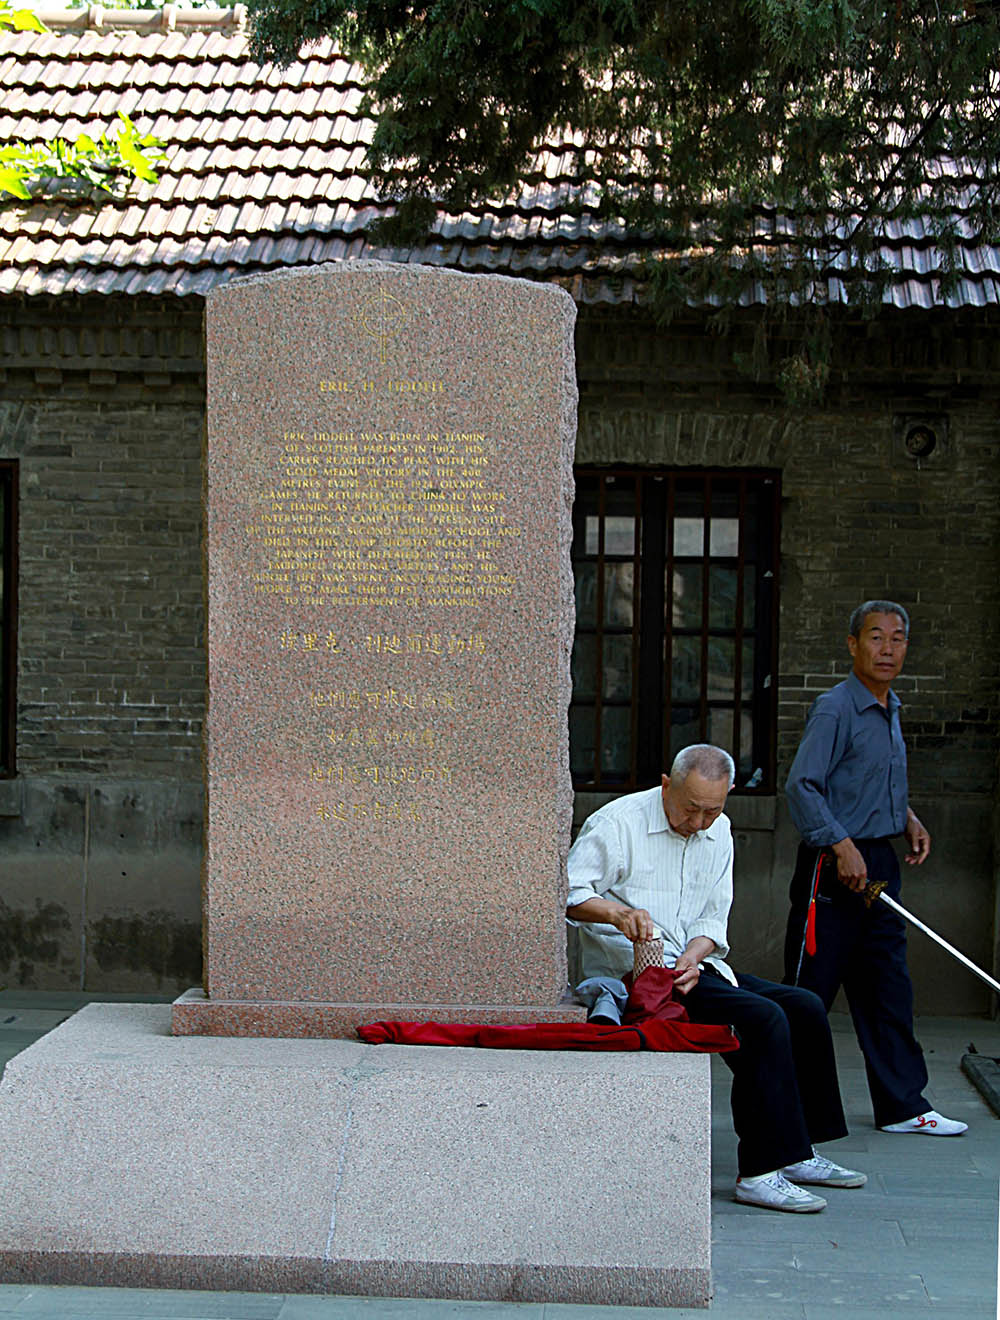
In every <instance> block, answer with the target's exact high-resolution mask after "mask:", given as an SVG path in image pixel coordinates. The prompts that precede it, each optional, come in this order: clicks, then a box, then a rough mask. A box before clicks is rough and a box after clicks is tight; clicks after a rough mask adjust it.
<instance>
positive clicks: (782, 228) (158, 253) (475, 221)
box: [0, 5, 1000, 307]
mask: <svg viewBox="0 0 1000 1320" xmlns="http://www.w3.org/2000/svg"><path fill="white" fill-rule="evenodd" d="M41 16H42V18H43V20H44V21H45V22H46V23H47V24H48V25H49V27H50V28H51V29H52V30H51V31H50V32H47V33H44V34H34V33H19V34H9V33H8V34H4V35H2V36H0V85H2V86H3V87H4V88H5V93H4V98H3V103H2V105H0V141H3V140H9V139H11V138H23V139H25V140H28V141H44V140H46V139H48V138H51V137H54V136H57V135H60V136H65V137H70V138H73V137H75V136H76V135H78V134H79V133H81V132H84V131H85V132H87V133H89V134H91V136H96V135H99V134H100V133H102V132H106V131H109V130H110V129H111V128H112V127H113V125H114V124H115V122H116V119H117V115H118V113H119V112H120V111H123V112H124V113H126V114H128V115H129V116H130V117H131V118H132V119H134V120H135V122H136V123H137V125H138V127H139V129H140V131H142V132H151V133H154V134H156V135H157V136H159V137H161V138H162V139H164V141H165V142H166V143H167V144H168V159H167V161H166V162H165V164H164V165H163V167H162V169H161V170H160V175H159V179H158V181H157V183H156V184H153V185H149V184H138V185H133V188H132V190H131V192H130V194H129V195H128V196H127V197H125V198H124V199H115V198H111V199H108V200H103V201H101V202H100V203H98V202H96V201H94V200H93V199H88V198H86V197H84V198H79V199H72V200H67V199H62V200H60V198H59V197H58V196H53V195H45V196H42V197H37V198H36V199H35V200H34V201H33V202H32V203H31V204H30V205H26V204H23V203H18V202H16V201H13V200H10V201H7V202H6V203H3V204H0V293H5V294H13V293H19V294H29V295H34V294H57V293H63V292H73V293H106V294H111V293H128V294H132V293H161V292H169V293H174V294H180V295H203V294H205V293H207V292H208V291H209V290H210V289H211V288H213V287H215V286H217V285H219V284H223V283H225V282H227V281H228V280H230V279H232V278H234V277H235V276H237V275H245V274H248V273H252V272H255V271H264V270H276V269H280V268H281V267H284V266H301V265H306V264H314V263H316V262H320V261H340V260H346V259H351V258H358V257H371V256H378V257H381V258H383V259H387V260H395V261H405V262H421V263H424V264H428V265H438V266H448V267H453V268H456V269H460V270H464V271H471V272H477V273H498V272H502V273H508V274H512V275H520V276H525V277H529V278H533V279H540V280H549V281H555V282H558V283H559V284H561V285H563V286H564V287H565V288H567V289H569V290H570V292H571V293H572V294H573V296H574V298H576V299H577V300H578V301H579V302H583V303H622V302H629V303H631V302H636V301H640V300H641V298H642V283H641V264H642V261H643V259H644V258H645V257H646V256H648V255H650V251H649V246H648V244H646V243H644V242H643V239H642V237H641V236H637V235H634V234H628V233H625V232H623V231H622V230H621V229H620V228H619V227H616V226H614V225H611V224H607V223H606V222H600V223H598V222H597V221H596V220H595V219H594V218H593V216H592V215H588V214H587V212H586V210H585V209H584V210H581V209H580V208H581V205H582V206H583V207H584V208H585V207H586V205H587V204H588V202H590V201H591V200H592V199H591V198H590V197H588V195H587V193H586V190H585V188H584V189H583V190H581V188H580V185H579V184H578V183H577V182H576V171H577V154H576V146H577V145H578V144H575V143H574V142H572V141H565V142H553V143H552V144H551V146H550V148H549V149H548V150H547V151H545V152H543V153H541V154H540V156H539V158H538V159H537V161H536V162H535V166H534V169H533V172H532V177H531V179H530V181H528V182H527V183H526V184H525V185H524V187H523V188H522V190H521V193H520V195H519V196H518V197H516V198H515V199H512V200H508V201H507V202H506V203H505V204H504V205H502V206H500V205H498V206H483V207H482V208H480V209H479V210H478V211H469V212H467V213H464V214H461V215H452V214H446V213H442V214H441V215H440V216H439V218H438V222H437V228H436V233H435V234H434V236H433V238H432V240H431V241H429V242H428V243H427V244H425V245H423V246H420V247H415V248H408V249H387V248H378V249H376V248H373V247H372V246H371V245H369V244H368V242H367V241H366V239H365V237H364V230H365V227H366V226H367V225H368V224H369V223H370V222H371V220H373V219H374V218H375V217H376V216H377V215H379V214H380V208H379V206H378V203H377V199H374V198H372V197H371V195H370V192H369V190H368V188H367V186H366V182H365V179H364V176H363V174H362V166H363V160H364V152H365V147H366V144H367V142H368V141H369V140H370V135H371V132H372V124H371V122H370V121H369V120H367V119H365V118H364V116H363V115H362V114H361V109H360V105H361V97H362V90H363V82H362V76H361V73H360V71H359V70H358V69H357V68H355V67H353V66H352V65H350V64H349V63H348V62H347V61H346V60H344V59H343V58H342V56H340V55H339V54H338V52H337V51H336V49H335V48H334V46H333V45H332V43H331V42H330V41H320V42H317V43H315V44H314V45H313V46H311V47H309V48H308V49H307V50H306V51H305V52H304V53H303V55H302V57H301V58H300V59H299V60H298V61H296V62H295V63H294V64H292V65H290V66H289V67H288V68H287V69H280V68H278V67H277V66H275V65H263V66H262V65H258V64H256V63H254V62H253V61H252V60H251V59H250V58H249V46H248V40H247V35H246V13H245V10H244V7H243V6H242V5H237V6H236V7H235V9H224V10H176V9H173V8H172V7H168V9H166V10H162V11H159V10H149V11H142V10H108V11H103V10H100V9H99V8H98V7H95V6H92V7H91V8H90V9H84V10H63V11H52V12H46V11H42V12H41ZM952 183H954V180H952ZM571 198H572V199H573V201H574V203H575V205H574V207H573V208H572V210H571V209H570V208H569V206H568V202H569V201H570V199H571ZM958 215H959V223H960V224H961V199H959V207H958ZM789 233H791V226H790V224H789V222H788V220H787V218H786V217H783V216H781V215H773V214H772V215H765V216H762V217H761V219H760V223H759V234H760V238H761V241H762V242H764V243H777V244H779V245H780V244H781V241H782V238H783V237H785V236H787V235H788V234H789ZM961 237H962V235H961V233H960V238H961ZM965 239H966V241H965V242H960V244H959V248H958V253H957V262H958V278H957V280H956V281H955V283H954V285H953V287H951V288H950V290H949V291H948V292H947V293H944V292H942V290H941V288H940V287H939V283H938V276H937V274H936V271H937V257H936V249H935V245H934V240H933V235H932V234H931V233H930V232H929V231H928V229H927V227H926V226H924V225H923V223H922V222H921V221H920V220H919V219H917V220H915V221H913V222H909V223H907V224H899V225H895V226H889V227H888V228H887V231H886V237H885V243H884V246H883V250H882V258H883V260H885V261H886V262H888V263H889V264H891V265H892V266H893V267H894V268H895V271H896V273H897V276H898V278H897V280H896V281H894V283H893V284H892V285H891V286H890V288H889V289H888V290H887V293H886V297H887V299H890V300H891V301H892V302H893V303H894V304H895V305H896V306H898V307H928V306H941V305H946V306H961V305H967V306H977V307H978V306H986V305H992V304H996V303H998V302H1000V249H998V248H996V247H984V246H982V245H978V244H977V243H976V242H975V241H974V238H973V235H972V231H971V229H969V230H968V231H967V234H966V235H965ZM844 274H845V271H844V270H843V268H842V267H841V266H839V265H838V264H837V263H836V262H834V263H832V264H831V268H830V269H829V272H828V274H827V277H826V281H825V286H824V289H823V293H824V294H825V296H826V297H827V299H828V300H829V301H831V302H846V301H847V286H846V285H845V283H844V281H843V278H842V276H843V275H844ZM765 298H766V293H765V290H764V289H763V287H762V286H759V287H757V288H751V289H748V290H747V291H746V293H745V295H744V299H743V301H744V303H745V305H752V304H753V303H755V302H762V301H764V300H765ZM710 302H711V300H709V303H710Z"/></svg>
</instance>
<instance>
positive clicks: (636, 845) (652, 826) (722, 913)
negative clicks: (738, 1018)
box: [567, 788, 736, 985]
mask: <svg viewBox="0 0 1000 1320" xmlns="http://www.w3.org/2000/svg"><path fill="white" fill-rule="evenodd" d="M588 898H613V899H617V900H618V902H619V903H625V904H626V905H627V906H628V907H632V908H645V909H646V911H647V912H648V913H649V915H650V916H651V917H652V919H653V923H654V925H655V926H656V937H657V938H658V939H662V940H663V950H664V959H665V961H666V963H667V966H673V964H674V962H675V961H676V960H677V959H678V958H679V957H680V955H681V954H682V953H683V952H684V949H685V948H686V947H687V944H688V943H689V941H690V940H692V939H694V937H695V936H696V935H707V936H708V938H709V939H710V940H712V941H713V942H714V943H715V946H716V952H715V953H713V954H711V955H710V956H709V957H708V958H706V959H705V962H706V963H708V964H710V965H711V966H712V967H714V968H715V969H716V970H717V971H718V972H719V973H720V975H722V976H724V977H725V978H726V980H727V981H729V982H731V983H732V984H734V985H735V983H736V978H735V976H734V975H733V973H732V971H731V969H730V968H729V967H728V966H727V965H726V963H725V962H724V961H723V959H724V958H725V956H726V954H727V953H728V952H729V944H728V938H727V933H726V927H727V923H728V920H729V909H730V907H731V906H732V901H733V834H732V829H731V827H730V824H729V818H728V817H727V816H719V817H718V818H717V819H716V820H714V821H713V822H712V824H711V825H710V826H709V827H708V829H706V830H699V831H698V832H697V833H696V834H692V835H691V836H690V837H688V838H685V837H684V836H683V835H681V834H675V833H674V831H673V830H672V829H671V828H670V822H669V821H668V820H667V816H666V812H665V811H664V810H663V796H662V793H661V790H660V789H659V788H650V789H646V790H645V791H643V792H641V793H629V794H628V795H627V796H626V797H621V798H617V799H616V800H615V801H614V802H609V803H608V804H607V805H606V806H604V807H601V808H600V809H599V810H598V811H595V812H594V813H593V815H592V816H589V817H588V818H587V820H586V821H585V822H584V824H583V828H582V829H581V830H580V833H579V835H578V836H577V839H576V842H575V843H574V844H573V847H572V848H571V849H570V853H569V898H568V899H567V905H568V906H570V907H572V906H573V905H574V904H576V903H585V902H586V901H587V899H588ZM571 924H573V925H575V926H577V927H578V928H579V931H580V955H581V962H582V968H583V974H584V976H585V977H588V976H614V977H622V976H624V974H625V973H626V972H630V971H631V970H632V942H631V941H630V940H628V939H626V938H625V936H624V935H623V934H622V933H621V932H620V931H618V930H616V929H615V927H614V926H611V925H605V924H603V923H599V922H576V921H574V922H572V923H571Z"/></svg>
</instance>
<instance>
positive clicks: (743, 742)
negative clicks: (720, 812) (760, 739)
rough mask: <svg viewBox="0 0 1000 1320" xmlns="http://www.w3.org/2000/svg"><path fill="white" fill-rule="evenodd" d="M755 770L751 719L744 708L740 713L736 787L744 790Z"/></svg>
mask: <svg viewBox="0 0 1000 1320" xmlns="http://www.w3.org/2000/svg"><path fill="white" fill-rule="evenodd" d="M757 768H759V767H755V766H754V763H753V717H752V716H751V715H750V713H749V712H748V711H747V710H746V708H744V709H743V710H742V711H741V712H740V763H739V765H738V766H737V767H736V784H737V787H739V788H746V787H747V781H748V780H750V779H752V778H753V775H754V771H755V769H757ZM761 774H763V771H761ZM758 782H759V781H758ZM753 787H754V788H756V787H757V785H756V784H754V785H753Z"/></svg>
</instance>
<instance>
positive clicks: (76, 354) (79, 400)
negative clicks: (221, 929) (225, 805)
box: [0, 297, 205, 994]
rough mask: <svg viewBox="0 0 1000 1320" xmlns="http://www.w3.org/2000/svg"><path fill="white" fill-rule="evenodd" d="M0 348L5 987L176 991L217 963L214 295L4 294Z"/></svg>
mask: <svg viewBox="0 0 1000 1320" xmlns="http://www.w3.org/2000/svg"><path fill="white" fill-rule="evenodd" d="M0 345H2V358H0V364H2V365H0V456H2V457H3V458H7V459H9V458H14V459H17V460H18V462H19V468H20V471H19V494H20V499H19V549H20V564H19V578H20V584H19V586H20V589H19V630H18V631H19V638H18V640H19V647H18V650H19V674H18V717H17V761H18V777H17V778H16V779H15V780H13V781H6V782H0V851H2V853H3V857H4V872H5V876H4V880H5V883H4V885H3V889H2V892H0V979H3V980H4V981H6V982H7V983H8V984H14V985H24V986H34V987H48V988H64V987H71V988H77V987H79V988H84V989H89V990H116V991H128V992H134V993H144V992H161V993H170V994H172V993H175V992H177V991H180V990H183V989H185V988H187V987H188V986H190V985H192V984H194V983H196V982H197V980H198V978H199V976H200V962H201V958H200V939H201V920H200V866H201V798H202V788H201V735H202V721H203V717H204V688H205V683H204V673H205V655H204V620H203V602H202V581H201V578H202V574H201V553H202V552H201V534H202V532H201V448H202V431H203V418H204V364H203V360H202V329H201V306H200V304H199V303H191V302H187V303H182V302H181V301H179V300H177V299H170V298H163V299H149V298H136V299H123V298H101V297H93V298H88V299H79V298H73V297H67V298H60V299H57V300H56V299H0Z"/></svg>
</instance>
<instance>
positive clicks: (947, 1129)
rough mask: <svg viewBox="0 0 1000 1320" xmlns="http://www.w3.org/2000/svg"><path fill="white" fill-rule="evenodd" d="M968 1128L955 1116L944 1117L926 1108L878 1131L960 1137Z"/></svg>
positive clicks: (934, 1110)
mask: <svg viewBox="0 0 1000 1320" xmlns="http://www.w3.org/2000/svg"><path fill="white" fill-rule="evenodd" d="M968 1130H969V1125H968V1123H962V1122H960V1121H959V1120H958V1119H957V1118H945V1116H944V1114H939V1113H938V1112H937V1110H936V1109H928V1111H927V1113H926V1114H917V1115H916V1117H915V1118H907V1119H905V1120H904V1122H902V1123H887V1124H886V1125H885V1127H883V1128H879V1131H880V1132H926V1133H927V1135H928V1136H929V1137H960V1136H961V1135H962V1133H963V1132H968Z"/></svg>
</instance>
